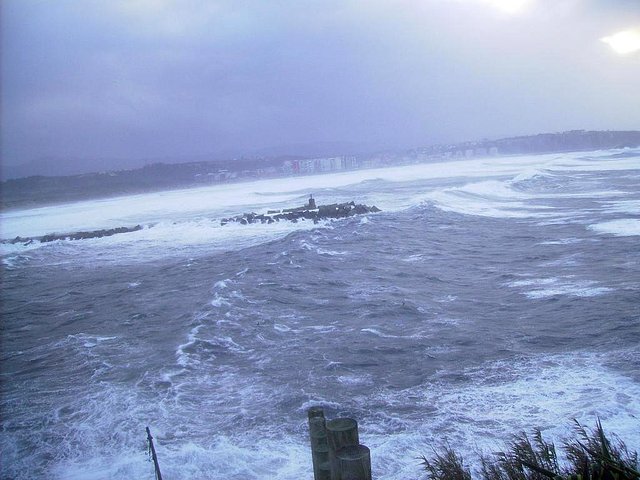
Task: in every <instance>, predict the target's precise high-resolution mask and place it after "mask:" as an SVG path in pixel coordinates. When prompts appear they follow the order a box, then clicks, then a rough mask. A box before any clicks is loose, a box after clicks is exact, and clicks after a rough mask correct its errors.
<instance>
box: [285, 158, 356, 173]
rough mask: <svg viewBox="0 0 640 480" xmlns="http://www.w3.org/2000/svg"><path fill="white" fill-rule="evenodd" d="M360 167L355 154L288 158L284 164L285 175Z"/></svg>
mask: <svg viewBox="0 0 640 480" xmlns="http://www.w3.org/2000/svg"><path fill="white" fill-rule="evenodd" d="M356 168H359V165H358V161H357V159H356V157H354V156H340V157H328V158H304V159H300V160H287V161H285V162H284V163H283V164H282V173H283V174H285V175H304V174H309V173H324V172H337V171H340V170H353V169H356Z"/></svg>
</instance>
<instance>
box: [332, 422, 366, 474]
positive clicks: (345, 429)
mask: <svg viewBox="0 0 640 480" xmlns="http://www.w3.org/2000/svg"><path fill="white" fill-rule="evenodd" d="M326 429H327V441H328V444H329V466H330V468H331V480H342V478H341V476H340V464H339V462H338V457H337V453H338V451H339V450H340V449H341V448H344V447H349V446H354V445H359V444H360V439H359V437H358V422H356V421H355V420H354V419H353V418H336V419H334V420H329V421H328V422H327V423H326Z"/></svg>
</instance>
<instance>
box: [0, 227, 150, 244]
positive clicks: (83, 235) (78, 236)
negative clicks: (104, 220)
mask: <svg viewBox="0 0 640 480" xmlns="http://www.w3.org/2000/svg"><path fill="white" fill-rule="evenodd" d="M142 228H143V227H142V225H136V226H135V227H117V228H109V229H102V230H91V231H88V232H73V233H50V234H47V235H43V236H41V237H16V238H14V239H12V240H4V241H3V242H2V243H11V244H16V243H22V244H23V245H30V244H31V243H33V242H34V241H39V242H40V243H47V242H54V241H56V240H86V239H89V238H102V237H110V236H112V235H117V234H119V233H129V232H137V231H138V230H142Z"/></svg>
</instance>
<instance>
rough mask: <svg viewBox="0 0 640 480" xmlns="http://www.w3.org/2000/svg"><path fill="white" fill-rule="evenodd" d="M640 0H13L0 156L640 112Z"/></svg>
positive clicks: (529, 127) (108, 154)
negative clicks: (630, 36)
mask: <svg viewBox="0 0 640 480" xmlns="http://www.w3.org/2000/svg"><path fill="white" fill-rule="evenodd" d="M629 29H631V30H634V29H640V0H601V1H597V0H310V1H304V0H300V1H298V0H288V1H284V0H271V1H269V0H222V1H221V0H206V1H205V0H180V1H170V0H131V1H117V0H103V1H96V0H55V1H51V0H41V1H40V0H2V161H3V162H4V163H6V164H17V163H23V162H27V161H30V160H33V159H36V158H39V157H74V158H84V159H91V158H98V157H100V158H152V157H171V156H189V155H205V154H210V153H216V152H221V151H230V152H237V153H242V152H251V151H253V150H255V149H260V148H264V147H270V146H276V145H286V144H299V143H306V142H324V141H347V142H358V143H363V142H364V143H369V144H372V145H382V144H384V145H393V146H408V147H410V146H419V145H426V144H430V143H438V142H443V141H450V140H467V139H477V138H483V137H495V136H508V135H513V134H523V133H536V132H542V131H560V130H568V129H574V128H586V129H639V128H640V93H639V92H640V87H638V85H640V51H636V52H632V53H629V54H627V55H621V54H617V53H616V52H614V51H613V50H612V49H611V48H610V46H609V45H608V44H607V43H605V42H603V41H602V40H601V39H602V38H603V37H605V36H608V35H612V34H614V33H616V32H618V31H622V30H629Z"/></svg>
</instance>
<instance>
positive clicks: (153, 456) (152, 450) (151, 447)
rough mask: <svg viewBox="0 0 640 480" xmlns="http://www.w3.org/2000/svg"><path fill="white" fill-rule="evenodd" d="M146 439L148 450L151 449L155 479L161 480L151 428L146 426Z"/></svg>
mask: <svg viewBox="0 0 640 480" xmlns="http://www.w3.org/2000/svg"><path fill="white" fill-rule="evenodd" d="M147 440H148V441H149V450H150V451H151V458H152V459H153V466H154V467H155V470H156V479H157V480H162V473H160V465H158V457H157V455H156V448H155V447H154V446H153V437H152V436H151V430H149V427H147Z"/></svg>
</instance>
